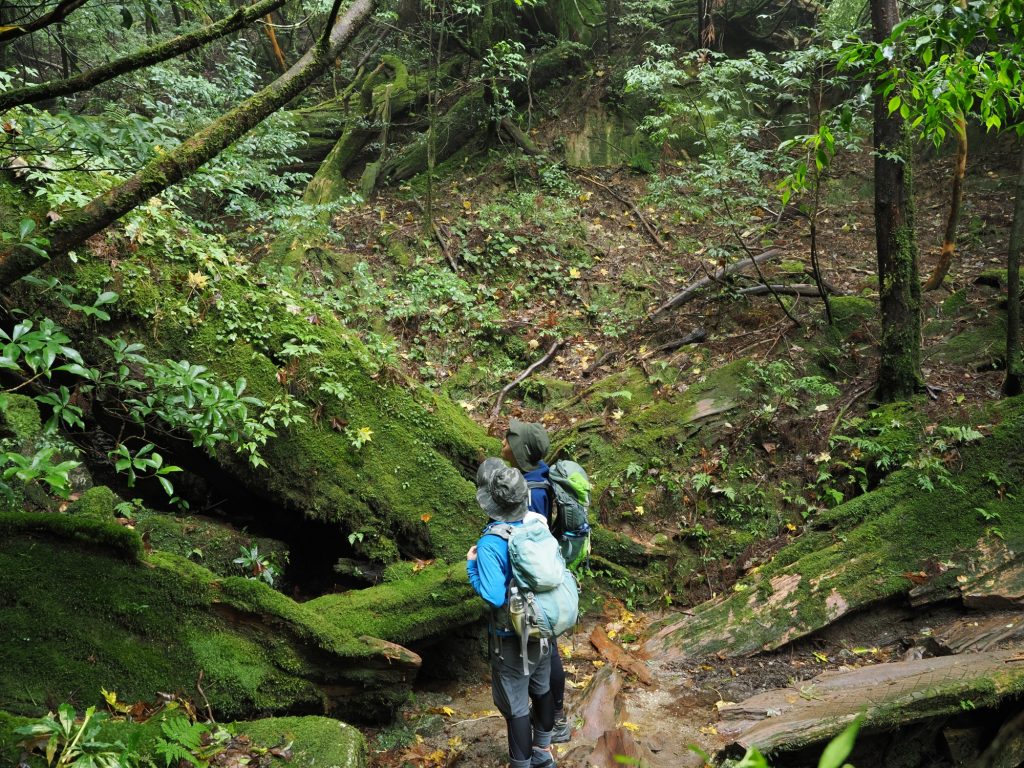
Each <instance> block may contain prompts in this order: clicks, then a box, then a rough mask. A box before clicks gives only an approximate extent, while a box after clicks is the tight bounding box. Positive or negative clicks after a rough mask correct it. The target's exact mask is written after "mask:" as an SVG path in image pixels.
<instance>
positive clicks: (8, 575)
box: [0, 513, 481, 719]
mask: <svg viewBox="0 0 1024 768" xmlns="http://www.w3.org/2000/svg"><path fill="white" fill-rule="evenodd" d="M358 595H359V600H358V601H355V602H348V603H346V602H345V600H344V597H342V598H339V599H338V600H337V601H336V602H331V601H330V600H329V598H321V600H325V601H328V606H327V607H326V608H325V607H324V606H322V605H320V604H319V603H306V604H302V603H296V602H295V601H293V600H291V599H290V598H288V597H285V596H284V595H281V594H280V593H278V592H275V591H273V590H272V589H270V588H269V587H267V586H266V585H265V584H262V583H261V582H258V581H255V580H249V579H245V578H241V577H231V578H218V577H216V576H215V575H214V574H212V573H211V572H210V571H208V570H207V569H205V568H203V567H201V566H199V565H197V564H195V563H193V562H190V561H189V560H187V559H185V558H183V557H179V556H177V555H173V554H169V553H161V552H152V553H148V554H147V553H145V552H144V551H143V545H142V541H141V538H140V537H139V535H138V534H137V533H136V532H135V531H133V530H130V529H128V528H126V527H124V526H121V525H118V524H117V523H116V522H114V521H113V520H112V519H111V520H109V521H108V520H105V519H101V518H99V517H98V516H95V515H62V514H54V513H6V514H2V515H0V626H3V627H4V632H3V634H2V635H0V658H2V659H3V660H4V670H5V671H4V674H3V675H2V676H0V701H2V702H3V703H4V707H5V708H6V709H7V710H9V711H12V712H17V713H21V714H39V713H40V712H42V711H45V709H46V707H47V706H48V705H49V704H50V703H52V702H59V701H70V700H74V701H76V702H79V703H87V702H90V701H96V700H98V698H99V693H100V689H101V688H104V687H105V688H108V689H111V690H117V691H118V693H119V695H120V696H121V698H122V700H130V701H136V700H148V699H151V698H153V697H154V696H155V695H156V693H157V692H158V691H166V692H179V693H183V694H184V695H186V696H188V697H190V698H192V697H196V698H199V696H200V695H199V694H198V693H197V691H198V687H200V686H201V688H202V691H203V694H202V695H205V697H206V699H207V700H208V701H209V703H210V705H211V707H212V708H213V710H214V712H215V713H216V714H217V716H218V717H219V718H237V717H251V716H253V715H260V714H273V713H281V714H287V713H295V712H326V713H331V714H338V715H342V716H346V717H357V718H360V719H366V718H374V717H385V716H387V715H388V714H390V712H391V711H392V708H393V707H394V706H395V705H396V704H397V703H399V702H400V701H402V700H403V699H404V697H405V696H406V695H407V692H408V690H409V685H410V683H411V680H412V678H413V677H414V676H415V674H416V671H417V669H418V667H419V664H420V659H419V657H418V656H417V655H416V654H415V653H413V652H412V651H409V650H407V649H406V648H404V647H402V646H401V645H397V644H396V643H395V642H393V639H397V638H402V640H403V641H413V640H416V639H419V638H422V637H425V636H430V635H431V634H434V635H436V634H439V633H441V632H442V630H443V629H444V628H450V627H451V626H452V625H454V624H459V623H466V622H469V621H472V620H474V619H475V618H477V617H478V616H479V613H480V610H481V604H480V601H479V599H477V598H476V597H475V596H474V595H473V594H472V591H471V589H470V588H469V586H468V584H467V582H466V575H465V567H464V565H462V564H461V563H460V564H458V565H457V566H454V567H447V566H434V567H431V568H425V569H422V570H420V571H418V572H416V573H412V572H410V573H408V574H406V575H405V577H404V578H403V579H402V580H401V581H400V583H398V584H387V585H383V586H382V587H379V588H374V589H369V590H365V591H362V592H360V593H358ZM435 597H436V600H434V599H432V598H435ZM349 600H352V598H349ZM413 602H414V603H415V604H416V608H417V612H416V613H415V614H413V612H412V609H411V607H410V606H411V604H412V603H413ZM367 606H373V611H372V614H371V612H370V611H369V609H368V607H367ZM435 607H436V612H434V613H432V609H434V608H435ZM413 615H414V618H415V626H412V625H410V621H409V619H410V616H413Z"/></svg>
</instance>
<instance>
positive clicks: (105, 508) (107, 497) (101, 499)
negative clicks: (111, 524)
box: [67, 485, 120, 520]
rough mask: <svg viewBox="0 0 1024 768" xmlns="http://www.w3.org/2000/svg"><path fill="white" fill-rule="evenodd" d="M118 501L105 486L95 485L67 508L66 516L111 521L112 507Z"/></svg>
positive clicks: (112, 515) (112, 516)
mask: <svg viewBox="0 0 1024 768" xmlns="http://www.w3.org/2000/svg"><path fill="white" fill-rule="evenodd" d="M119 501H120V499H118V497H117V496H116V495H114V492H113V491H112V490H110V489H109V488H107V486H105V485H97V486H95V487H94V488H90V489H88V490H87V491H85V492H84V493H83V494H82V495H81V496H80V497H79V498H78V500H76V501H74V502H72V503H71V505H70V506H68V510H67V511H68V514H71V515H87V516H89V517H95V518H98V519H101V520H113V518H114V506H115V505H116V504H117V503H118V502H119Z"/></svg>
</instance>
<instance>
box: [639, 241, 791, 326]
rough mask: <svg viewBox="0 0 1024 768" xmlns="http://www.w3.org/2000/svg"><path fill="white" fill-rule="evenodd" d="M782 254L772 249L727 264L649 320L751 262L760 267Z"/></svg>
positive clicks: (653, 313) (669, 302)
mask: <svg viewBox="0 0 1024 768" xmlns="http://www.w3.org/2000/svg"><path fill="white" fill-rule="evenodd" d="M781 254H782V251H780V250H779V249H778V248H772V249H770V250H767V251H764V252H763V253H759V254H758V255H757V256H751V257H750V258H749V259H740V260H739V261H734V262H733V263H732V264H726V265H725V266H724V267H719V268H718V269H717V270H716V271H715V273H714V274H713V275H709V276H708V277H702V278H701V279H700V280H697V281H696V282H693V283H690V284H689V285H688V286H686V287H685V288H683V290H681V291H680V292H679V293H677V294H676V295H675V296H673V297H672V298H671V299H669V300H668V301H666V302H665V303H664V304H662V305H661V306H660V307H658V308H657V309H656V310H654V311H653V312H651V314H650V315H648V319H654V318H655V317H657V316H658V315H660V314H661V313H662V312H666V311H668V310H670V309H675V308H676V307H678V306H680V305H681V304H685V303H686V302H688V301H690V300H691V299H693V298H694V297H695V296H696V295H697V294H698V293H700V292H701V291H703V290H704V289H705V288H707V287H708V286H710V285H712V284H713V283H718V282H721V280H722V279H723V278H725V277H728V276H729V275H731V274H733V273H734V272H739V271H740V270H741V269H744V268H745V267H748V266H750V263H751V262H753V263H754V265H755V266H758V265H760V264H763V263H764V262H766V261H768V260H769V259H774V258H775V257H776V256H780V255H781Z"/></svg>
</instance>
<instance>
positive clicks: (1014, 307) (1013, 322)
mask: <svg viewBox="0 0 1024 768" xmlns="http://www.w3.org/2000/svg"><path fill="white" fill-rule="evenodd" d="M1018 143H1019V145H1020V146H1019V150H1018V151H1019V152H1020V167H1019V168H1018V172H1017V199H1016V200H1015V201H1014V204H1013V224H1012V226H1011V227H1010V247H1009V250H1008V252H1007V254H1006V378H1005V379H1004V380H1003V394H1004V395H1008V396H1009V395H1019V394H1020V393H1021V391H1022V386H1021V385H1022V381H1021V372H1020V251H1021V247H1024V139H1018Z"/></svg>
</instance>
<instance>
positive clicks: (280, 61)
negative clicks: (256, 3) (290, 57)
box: [266, 13, 288, 72]
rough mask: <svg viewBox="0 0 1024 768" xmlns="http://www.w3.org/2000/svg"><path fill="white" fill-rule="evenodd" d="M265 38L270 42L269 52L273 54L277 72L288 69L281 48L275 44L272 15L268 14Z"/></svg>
mask: <svg viewBox="0 0 1024 768" xmlns="http://www.w3.org/2000/svg"><path fill="white" fill-rule="evenodd" d="M266 22H267V38H268V39H269V40H270V50H271V51H273V53H274V61H275V62H276V63H277V67H278V69H277V71H278V72H284V71H285V70H286V69H288V62H286V61H285V60H284V51H282V50H281V46H280V45H279V44H278V42H277V33H276V32H274V14H272V13H268V14H267V18H266Z"/></svg>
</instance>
